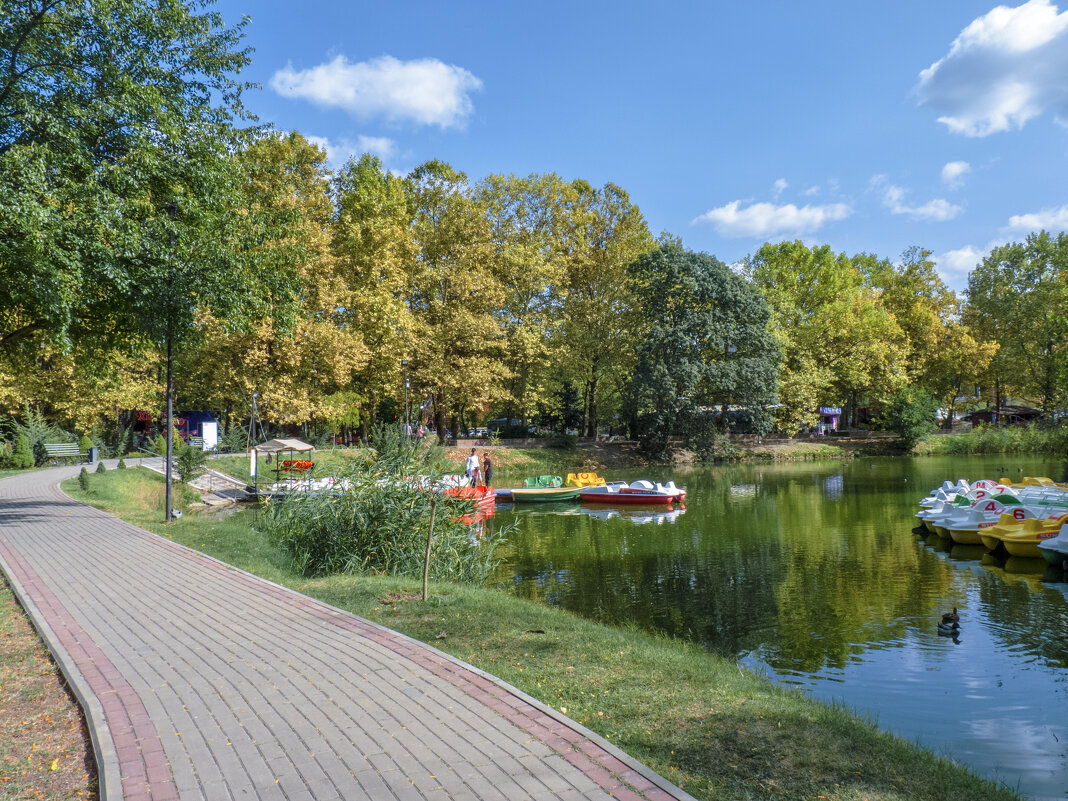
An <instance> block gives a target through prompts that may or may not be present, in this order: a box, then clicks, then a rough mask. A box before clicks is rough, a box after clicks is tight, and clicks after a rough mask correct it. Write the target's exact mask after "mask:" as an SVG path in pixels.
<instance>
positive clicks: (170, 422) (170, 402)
mask: <svg viewBox="0 0 1068 801" xmlns="http://www.w3.org/2000/svg"><path fill="white" fill-rule="evenodd" d="M164 208H165V209H166V211H167V216H168V217H170V219H171V226H170V228H171V230H170V240H171V259H174V218H175V217H176V216H177V215H178V206H177V204H175V203H173V202H171V203H168V204H167V205H166V206H165V207H164ZM167 272H168V277H167V311H166V314H167V453H166V455H165V457H164V461H165V462H166V465H165V468H166V469H165V473H166V476H167V478H166V487H167V488H166V492H165V498H164V503H165V509H164V513H163V520H164V521H165V522H167V523H169V522H171V517H172V510H173V509H174V505H173V500H172V487H173V485H174V478H173V476H172V475H171V461H172V459H173V457H174V378H173V376H172V371H171V364H172V355H173V353H172V342H171V338H172V336H173V334H174V331H173V330H172V326H173V324H174V308H173V304H174V292H173V289H174V287H173V281H174V278H173V275H172V273H173V271H172V270H168V271H167Z"/></svg>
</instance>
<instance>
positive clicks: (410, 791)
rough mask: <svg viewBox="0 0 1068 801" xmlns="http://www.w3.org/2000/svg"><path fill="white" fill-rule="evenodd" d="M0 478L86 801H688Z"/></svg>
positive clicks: (549, 722)
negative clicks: (74, 732)
mask: <svg viewBox="0 0 1068 801" xmlns="http://www.w3.org/2000/svg"><path fill="white" fill-rule="evenodd" d="M79 469H80V468H78V467H65V468H56V469H52V470H45V471H38V472H33V473H27V474H22V475H18V476H13V477H10V478H7V479H4V480H0V568H2V569H3V570H4V572H5V573H6V574H7V576H8V578H9V580H10V581H11V582H12V585H13V586H14V587H15V590H16V593H17V594H18V595H19V597H20V599H21V600H22V602H23V604H24V606H26V608H27V610H28V611H29V612H30V615H31V618H32V619H33V620H34V623H35V625H36V626H37V627H38V629H39V630H40V631H41V633H42V636H43V637H44V638H45V641H46V642H47V643H48V645H49V647H50V648H51V649H52V652H53V653H54V654H55V655H56V658H57V661H58V662H59V664H60V667H61V669H62V670H63V672H64V673H65V675H66V676H67V678H68V681H69V682H70V683H71V686H72V688H73V689H74V691H75V693H76V694H77V696H78V697H79V699H80V701H81V702H82V706H83V708H84V709H85V711H86V716H87V720H88V722H89V727H90V732H91V735H92V737H93V744H94V748H95V750H96V757H97V762H98V765H99V768H100V777H101V798H102V799H105V800H106V801H111V799H120V798H124V799H130V801H147V799H155V800H156V801H169V799H183V800H184V799H213V800H214V799H245V798H248V799H292V800H294V801H295V800H296V799H315V800H316V801H330V800H331V799H338V798H341V799H374V800H375V801H408V799H412V801H424V800H436V799H442V800H444V799H494V800H495V801H513V800H514V799H561V800H566V801H571V800H572V799H574V801H593V800H594V799H608V798H618V799H647V800H648V801H666V800H667V799H689V798H690V796H689V795H688V794H686V793H685V792H684V791H682V790H680V789H679V788H677V787H675V786H673V785H671V784H670V783H669V782H667V781H666V780H665V779H663V778H662V777H660V776H658V775H657V774H656V773H654V772H653V771H652V770H650V769H649V768H647V767H646V766H644V765H642V764H640V763H638V762H637V761H635V760H633V759H631V758H630V757H629V756H627V755H626V754H624V753H623V752H621V751H619V750H618V749H617V748H615V746H613V745H611V744H610V743H608V742H607V741H605V740H602V739H601V738H599V737H598V736H597V735H595V734H593V733H592V732H589V731H588V730H586V729H585V728H583V727H582V726H580V725H579V724H577V723H575V722H573V721H570V720H569V719H567V718H566V717H564V716H562V715H560V714H559V713H557V712H555V710H552V709H550V708H548V707H546V706H544V705H542V704H540V703H539V702H537V701H535V700H534V699H532V698H530V697H528V696H526V695H524V694H523V693H521V692H520V691H518V690H517V689H515V688H513V687H510V686H509V685H507V684H505V683H504V682H502V681H500V680H499V679H496V678H494V677H492V676H489V675H487V674H485V673H483V672H481V671H479V670H477V669H475V668H473V667H471V666H469V665H466V664H464V663H461V662H459V661H458V660H455V659H453V658H451V657H449V656H447V655H445V654H443V653H441V652H440V651H437V650H436V649H433V648H431V647H429V646H426V645H424V644H422V643H418V642H416V641H414V640H411V639H409V638H407V637H404V636H403V635H401V634H398V633H397V632H393V631H391V630H389V629H385V628H383V627H380V626H377V625H376V624H373V623H371V622H370V621H367V620H364V619H362V618H359V617H356V616H354V615H350V614H348V613H346V612H343V611H341V610H338V609H335V608H333V607H331V606H328V605H326V604H322V603H319V602H317V601H314V600H312V599H310V598H308V597H306V596H303V595H300V594H298V593H295V592H292V591H290V590H287V589H285V588H282V587H279V586H278V585H275V584H272V583H270V582H268V581H265V580H262V579H259V578H257V577H255V576H252V575H249V574H247V573H245V572H243V571H240V570H237V569H236V568H233V567H231V566H228V565H225V564H223V563H221V562H218V561H215V560H213V559H210V558H208V557H206V556H204V555H202V554H200V553H198V552H196V551H192V550H190V549H187V548H184V547H181V546H179V545H176V544H174V543H172V542H170V541H169V540H166V539H164V538H162V537H159V536H156V535H155V534H151V533H149V532H147V531H144V530H142V529H139V528H137V527H135V526H132V525H129V524H127V523H124V522H122V521H120V520H117V519H116V518H114V517H112V516H110V515H107V514H105V513H103V512H100V511H98V510H96V509H92V508H90V507H88V506H85V505H83V504H80V503H77V502H75V501H73V500H71V499H70V498H68V497H67V496H66V495H64V494H63V493H62V492H61V491H60V490H59V488H58V482H59V481H60V480H62V479H64V478H67V477H69V476H72V475H75V474H76V473H77V471H78V470H79Z"/></svg>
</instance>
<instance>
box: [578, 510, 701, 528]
mask: <svg viewBox="0 0 1068 801" xmlns="http://www.w3.org/2000/svg"><path fill="white" fill-rule="evenodd" d="M579 511H580V512H581V513H582V514H584V515H589V516H590V517H596V518H597V519H598V520H611V519H612V518H619V519H620V520H627V521H629V522H631V523H634V524H635V525H641V524H643V523H656V524H657V525H658V526H659V525H663V524H664V523H674V522H675V520H676V519H677V518H678V517H679V515H684V514H686V510H685V509H684V508H682V507H679V508H677V509H665V508H664V507H663V506H655V507H652V508H649V509H639V508H637V507H634V506H630V507H627V508H625V509H606V508H605V507H603V506H601V507H592V506H580V507H579Z"/></svg>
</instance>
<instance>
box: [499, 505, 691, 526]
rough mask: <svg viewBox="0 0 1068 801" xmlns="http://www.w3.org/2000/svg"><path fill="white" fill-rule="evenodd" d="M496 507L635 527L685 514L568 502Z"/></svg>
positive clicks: (529, 514) (657, 508) (519, 513)
mask: <svg viewBox="0 0 1068 801" xmlns="http://www.w3.org/2000/svg"><path fill="white" fill-rule="evenodd" d="M497 506H498V507H499V508H503V509H511V510H512V511H513V513H514V514H515V515H516V516H522V517H541V516H551V515H586V516H588V517H592V518H595V519H597V520H613V519H616V520H626V521H628V522H630V523H634V524H635V525H641V524H643V523H656V524H657V525H662V524H664V523H674V522H675V520H676V519H677V518H678V517H679V516H680V515H683V514H685V513H686V509H684V508H682V507H679V508H664V507H663V506H648V507H645V508H640V507H637V506H627V507H625V508H622V509H613V508H610V507H606V506H585V505H583V506H576V505H575V504H574V503H570V502H566V501H565V502H555V503H552V502H550V503H539V504H537V505H535V506H529V505H527V504H510V503H508V502H507V501H498V502H497Z"/></svg>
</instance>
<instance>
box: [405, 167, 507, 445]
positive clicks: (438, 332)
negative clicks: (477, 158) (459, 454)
mask: <svg viewBox="0 0 1068 801" xmlns="http://www.w3.org/2000/svg"><path fill="white" fill-rule="evenodd" d="M408 186H409V192H410V197H411V200H412V203H413V206H414V208H415V211H416V215H415V234H416V240H417V243H418V245H419V257H418V258H419V262H418V272H417V278H416V281H415V282H414V284H413V287H412V294H411V309H412V313H413V315H414V317H415V319H416V321H417V324H416V327H415V331H414V333H413V341H412V344H411V348H412V349H411V353H412V359H411V361H412V366H411V370H412V375H413V381H412V385H413V387H414V388H415V393H414V394H415V397H420V396H423V395H424V394H427V395H431V396H432V397H433V399H434V409H435V416H436V425H437V429H438V436H439V437H444V435H445V426H446V423H448V425H449V426H450V427H451V428H452V429H453V431H455V430H456V429H457V427H458V421H459V417H460V415H462V414H463V413H464V411H465V410H470V409H482V408H485V407H487V406H488V405H489V404H490V403H492V402H493V401H497V400H503V399H504V398H505V397H506V390H505V388H504V381H505V379H506V378H507V370H506V368H505V367H504V365H503V364H502V361H501V345H502V338H503V335H502V328H501V321H500V317H499V313H500V309H501V307H502V305H503V303H504V298H505V290H504V287H503V286H502V285H501V282H500V280H499V279H498V278H497V276H496V275H495V273H494V271H493V255H494V248H493V245H492V243H491V241H490V232H489V222H488V220H487V218H486V215H485V214H484V212H483V209H482V208H481V206H480V204H479V203H478V202H477V200H476V198H475V197H474V196H473V194H472V191H471V188H470V186H469V184H468V181H467V176H466V175H464V174H463V173H462V172H458V171H456V170H454V169H453V168H452V167H450V166H449V165H448V164H444V163H442V162H439V161H431V162H427V163H426V164H423V165H421V166H420V167H417V168H416V169H415V170H414V171H413V172H412V173H411V175H409V176H408Z"/></svg>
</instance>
